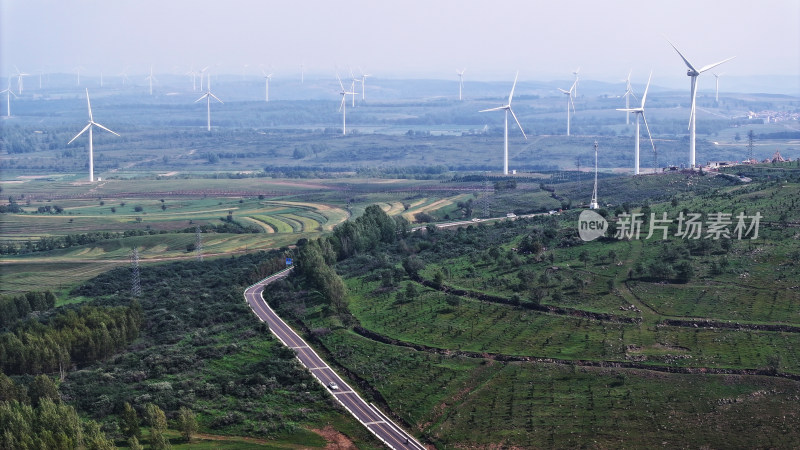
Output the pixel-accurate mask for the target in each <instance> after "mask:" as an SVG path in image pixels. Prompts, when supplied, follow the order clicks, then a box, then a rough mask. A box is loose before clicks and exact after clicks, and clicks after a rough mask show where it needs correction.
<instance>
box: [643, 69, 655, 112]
mask: <svg viewBox="0 0 800 450" xmlns="http://www.w3.org/2000/svg"><path fill="white" fill-rule="evenodd" d="M652 78H653V72H652V71H651V72H650V76H649V77H648V78H647V86H645V88H644V94H643V95H642V109H644V102H645V100H647V90H648V89H650V80H651V79H652Z"/></svg>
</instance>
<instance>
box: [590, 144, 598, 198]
mask: <svg viewBox="0 0 800 450" xmlns="http://www.w3.org/2000/svg"><path fill="white" fill-rule="evenodd" d="M598 208H599V206H598V205H597V141H594V190H593V191H592V201H591V203H589V209H598Z"/></svg>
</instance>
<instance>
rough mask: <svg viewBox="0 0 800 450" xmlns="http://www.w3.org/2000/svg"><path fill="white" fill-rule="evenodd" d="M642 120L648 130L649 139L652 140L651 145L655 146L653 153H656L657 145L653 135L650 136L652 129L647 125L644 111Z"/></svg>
mask: <svg viewBox="0 0 800 450" xmlns="http://www.w3.org/2000/svg"><path fill="white" fill-rule="evenodd" d="M642 119H643V120H644V127H645V129H647V137H649V138H650V145H652V146H653V152H655V151H656V144H655V143H654V142H653V135H651V134H650V127H649V126H648V125H647V117H645V115H644V111H642Z"/></svg>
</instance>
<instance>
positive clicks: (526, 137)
mask: <svg viewBox="0 0 800 450" xmlns="http://www.w3.org/2000/svg"><path fill="white" fill-rule="evenodd" d="M508 111H509V112H510V113H511V117H513V118H514V120H515V121H516V122H517V126H518V127H519V131H522V135H523V136H525V140H526V141H527V140H528V135H526V134H525V130H523V129H522V124H521V123H519V119H517V115H516V114H514V110H513V109H511V108H508Z"/></svg>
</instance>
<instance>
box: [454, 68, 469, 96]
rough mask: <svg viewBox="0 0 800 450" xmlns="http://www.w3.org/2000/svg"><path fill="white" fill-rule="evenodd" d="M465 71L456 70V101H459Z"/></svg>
mask: <svg viewBox="0 0 800 450" xmlns="http://www.w3.org/2000/svg"><path fill="white" fill-rule="evenodd" d="M466 70H467V69H461V70H460V71H458V70H456V74H458V99H459V100H461V91H462V89H463V88H464V72H466Z"/></svg>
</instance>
